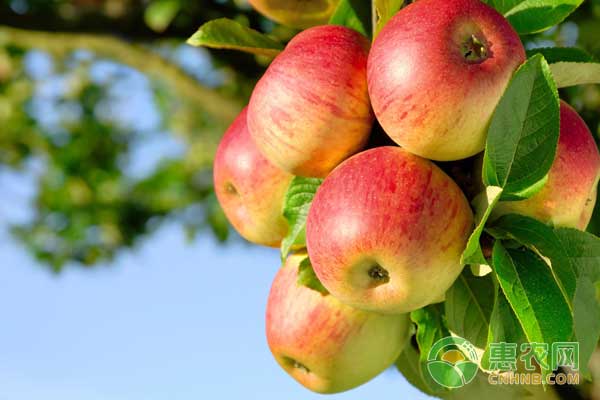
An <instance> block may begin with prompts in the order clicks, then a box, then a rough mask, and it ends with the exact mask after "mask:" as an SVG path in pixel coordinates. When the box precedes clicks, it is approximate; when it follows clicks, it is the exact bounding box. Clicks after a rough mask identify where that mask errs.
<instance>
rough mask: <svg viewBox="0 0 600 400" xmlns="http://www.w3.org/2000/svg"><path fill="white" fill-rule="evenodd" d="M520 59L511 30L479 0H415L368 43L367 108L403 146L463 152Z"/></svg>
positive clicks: (452, 154) (474, 143) (470, 148)
mask: <svg viewBox="0 0 600 400" xmlns="http://www.w3.org/2000/svg"><path fill="white" fill-rule="evenodd" d="M524 60H525V50H524V49H523V45H522V44H521V42H520V40H519V36H518V35H517V33H516V32H515V31H514V30H513V28H512V27H511V26H510V24H509V23H508V22H507V21H506V19H504V17H502V15H500V14H499V13H498V12H497V11H495V10H494V9H493V8H491V7H489V6H487V5H486V4H484V3H482V2H481V1H478V0H419V1H418V2H416V3H412V4H410V5H409V6H407V7H405V8H403V9H402V10H400V11H399V12H398V13H397V14H396V15H395V16H394V17H392V19H390V21H389V22H388V23H387V24H386V25H385V26H384V28H383V29H382V30H381V32H380V33H379V35H378V36H377V38H376V40H375V41H374V43H373V47H372V49H371V52H370V54H369V60H368V69H367V79H368V85H369V94H370V96H371V102H372V104H373V110H374V111H375V115H376V117H377V120H378V121H379V122H380V124H381V125H382V127H383V128H384V130H385V131H386V133H387V134H388V135H390V137H391V138H392V139H393V140H394V141H395V142H396V143H397V144H399V145H400V146H402V147H403V148H405V149H407V150H408V151H410V152H411V153H414V154H417V155H420V156H422V157H425V158H428V159H431V160H438V161H452V160H459V159H463V158H467V157H470V156H472V155H475V154H477V153H479V152H480V151H482V150H483V148H484V145H485V139H486V132H487V128H488V125H489V121H490V119H491V116H492V113H493V112H494V109H495V107H496V105H497V104H498V101H499V100H500V97H501V96H502V94H503V93H504V90H505V88H506V86H507V85H508V82H509V80H510V78H511V76H512V74H513V73H514V71H515V70H516V69H517V67H518V66H519V65H520V64H521V63H522V62H523V61H524Z"/></svg>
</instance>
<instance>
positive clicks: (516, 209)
mask: <svg viewBox="0 0 600 400" xmlns="http://www.w3.org/2000/svg"><path fill="white" fill-rule="evenodd" d="M599 179H600V154H599V152H598V146H597V145H596V143H595V142H594V137H593V136H592V133H591V132H590V130H589V129H588V127H587V125H586V124H585V122H584V121H583V119H581V117H580V116H579V114H577V111H575V110H574V109H573V108H572V107H571V106H570V105H568V104H567V103H565V102H564V101H561V103H560V136H559V141H558V147H557V149H556V158H555V159H554V163H553V164H552V167H551V168H550V171H549V172H548V180H547V181H546V183H545V185H544V186H543V187H542V189H541V190H540V191H539V192H538V193H536V194H535V195H533V196H532V197H530V198H529V199H527V200H522V201H503V202H500V203H499V204H498V205H497V206H496V208H495V209H494V217H498V216H500V215H503V214H508V213H516V214H522V215H526V216H529V217H532V218H536V219H538V220H540V221H542V222H545V223H547V224H551V225H554V226H560V227H570V228H578V229H581V230H584V229H585V228H586V227H587V225H588V224H589V222H590V219H591V218H592V212H593V211H594V205H595V204H596V192H597V187H598V180H599Z"/></svg>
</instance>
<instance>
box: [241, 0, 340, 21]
mask: <svg viewBox="0 0 600 400" xmlns="http://www.w3.org/2000/svg"><path fill="white" fill-rule="evenodd" d="M248 2H249V3H250V4H251V5H252V7H254V9H255V10H257V11H258V12H260V13H261V14H263V15H265V16H266V17H268V18H270V19H272V20H273V21H276V22H279V23H281V24H284V25H288V26H292V27H294V28H308V27H310V26H314V25H321V24H325V23H327V21H328V20H329V17H331V15H332V14H333V11H334V10H335V7H336V6H337V4H338V3H339V0H249V1H248Z"/></svg>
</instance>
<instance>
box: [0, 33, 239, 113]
mask: <svg viewBox="0 0 600 400" xmlns="http://www.w3.org/2000/svg"><path fill="white" fill-rule="evenodd" d="M6 44H12V45H15V46H17V47H21V48H24V49H44V50H46V51H48V52H50V53H52V54H55V55H64V54H65V53H69V52H72V51H74V50H77V49H87V50H90V51H92V52H94V53H95V54H97V55H100V56H104V57H107V58H111V59H115V60H117V61H119V62H121V63H123V64H126V65H129V66H130V67H133V68H135V69H138V70H139V71H142V72H144V73H145V74H147V75H149V76H150V77H152V78H154V79H157V80H160V81H165V82H166V83H168V85H169V87H171V88H173V90H174V91H176V93H177V94H179V95H181V96H183V97H186V98H188V99H190V100H191V101H193V102H196V103H198V104H201V105H202V108H203V109H204V110H206V111H207V112H208V113H210V114H212V115H214V116H215V117H217V118H219V119H220V120H223V121H224V122H226V123H229V122H230V121H233V119H234V118H235V116H236V115H237V114H238V113H239V111H240V110H241V108H242V104H240V102H239V101H237V100H235V99H232V98H229V97H227V96H224V95H222V94H220V93H218V92H217V91H215V90H212V89H209V88H206V87H204V86H203V85H202V84H200V83H199V82H198V81H197V80H195V79H194V78H192V77H191V76H189V75H188V74H186V73H185V72H184V71H182V70H181V69H180V68H179V67H177V66H176V65H174V64H172V63H171V62H169V61H167V60H165V59H164V58H162V57H161V56H159V55H158V54H156V53H154V52H152V51H150V50H148V49H145V48H143V47H141V46H139V45H134V44H131V43H127V42H125V41H123V40H120V39H116V38H114V37H111V36H106V35H90V34H75V33H55V32H42V31H29V30H23V29H18V28H12V27H7V26H0V45H6Z"/></svg>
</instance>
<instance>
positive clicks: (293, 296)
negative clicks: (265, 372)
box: [266, 254, 410, 393]
mask: <svg viewBox="0 0 600 400" xmlns="http://www.w3.org/2000/svg"><path fill="white" fill-rule="evenodd" d="M306 257H307V256H306V254H296V255H292V256H290V257H289V258H288V259H287V261H286V263H285V265H284V267H283V268H281V269H280V270H279V272H278V273H277V276H276V277H275V280H274V281H273V285H272V287H271V293H270V294H269V300H268V303H267V321H266V325H267V341H268V343H269V347H270V349H271V352H272V353H273V355H274V356H275V359H276V360H277V362H278V363H279V364H280V365H281V367H282V368H283V369H284V370H285V371H286V372H287V373H288V374H290V375H291V376H292V377H293V378H294V379H296V380H297V381H298V382H300V383H301V384H302V385H304V386H305V387H307V388H308V389H310V390H313V391H315V392H319V393H337V392H341V391H344V390H348V389H352V388H354V387H356V386H359V385H361V384H363V383H365V382H367V381H368V380H370V379H371V378H373V377H375V376H376V375H378V374H379V373H380V372H382V371H383V370H385V369H386V368H388V367H389V366H391V365H392V364H393V362H394V361H395V360H396V359H397V358H398V356H399V355H400V352H401V351H402V349H403V348H404V346H405V344H406V343H407V341H408V333H409V326H410V320H409V318H408V315H406V314H403V315H384V314H378V313H372V312H367V311H361V310H357V309H355V308H352V307H349V306H347V305H344V304H342V303H340V302H339V301H338V300H337V299H335V297H333V296H331V295H323V294H321V293H320V292H318V291H316V290H313V289H310V288H308V287H306V286H301V285H299V284H298V283H297V280H298V265H299V263H300V262H301V261H302V260H304V259H306Z"/></svg>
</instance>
